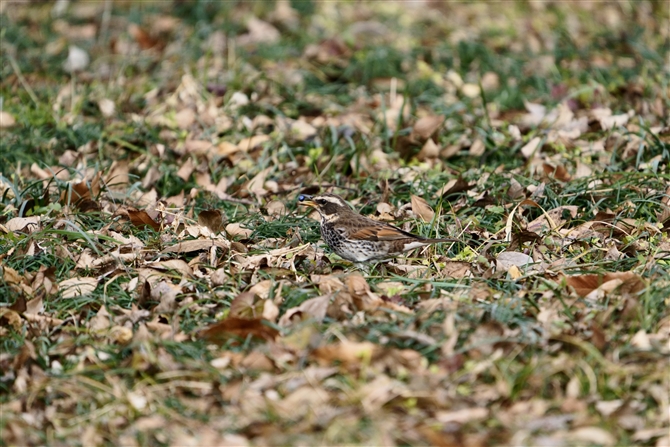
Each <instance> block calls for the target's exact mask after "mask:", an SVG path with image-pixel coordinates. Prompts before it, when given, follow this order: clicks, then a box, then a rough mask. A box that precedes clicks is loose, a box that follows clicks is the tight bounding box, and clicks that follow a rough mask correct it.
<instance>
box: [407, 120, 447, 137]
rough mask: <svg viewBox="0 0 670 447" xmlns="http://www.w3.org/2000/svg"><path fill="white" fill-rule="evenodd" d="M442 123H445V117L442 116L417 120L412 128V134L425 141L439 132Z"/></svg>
mask: <svg viewBox="0 0 670 447" xmlns="http://www.w3.org/2000/svg"><path fill="white" fill-rule="evenodd" d="M442 123H444V116H442V115H429V116H424V117H423V118H419V119H418V120H417V122H416V123H415V124H414V127H412V132H413V133H414V135H416V136H417V137H419V139H421V140H422V141H423V140H426V139H428V138H430V137H431V136H432V135H433V134H434V133H435V132H437V131H438V129H439V128H440V127H442Z"/></svg>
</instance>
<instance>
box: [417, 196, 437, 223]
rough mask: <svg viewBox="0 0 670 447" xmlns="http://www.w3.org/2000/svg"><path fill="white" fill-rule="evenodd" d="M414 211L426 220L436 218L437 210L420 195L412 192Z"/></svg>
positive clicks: (430, 220)
mask: <svg viewBox="0 0 670 447" xmlns="http://www.w3.org/2000/svg"><path fill="white" fill-rule="evenodd" d="M411 201H412V212H413V213H414V214H416V215H417V216H419V217H421V219H423V221H424V222H432V221H433V219H434V218H435V211H433V209H432V208H431V207H430V205H428V202H426V201H425V200H424V199H422V198H421V197H419V196H415V195H414V194H412V196H411Z"/></svg>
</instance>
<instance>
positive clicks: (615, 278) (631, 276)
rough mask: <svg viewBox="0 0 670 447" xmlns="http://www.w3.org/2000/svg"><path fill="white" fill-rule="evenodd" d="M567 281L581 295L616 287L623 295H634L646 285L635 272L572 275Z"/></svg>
mask: <svg viewBox="0 0 670 447" xmlns="http://www.w3.org/2000/svg"><path fill="white" fill-rule="evenodd" d="M566 282H567V284H568V285H569V286H570V287H572V288H573V289H574V290H575V292H576V293H577V295H579V296H581V297H585V296H587V295H589V294H591V293H592V292H594V291H596V290H598V289H605V290H604V291H611V290H614V289H616V288H618V289H619V291H620V293H621V294H623V295H634V294H637V293H638V292H640V291H642V290H644V288H645V287H646V286H645V283H644V281H643V280H642V278H641V277H640V276H639V275H637V274H635V273H633V272H611V273H605V274H602V275H600V274H589V275H572V276H567V277H566Z"/></svg>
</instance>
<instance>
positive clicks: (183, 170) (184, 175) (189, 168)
mask: <svg viewBox="0 0 670 447" xmlns="http://www.w3.org/2000/svg"><path fill="white" fill-rule="evenodd" d="M193 171H195V163H194V162H193V159H192V158H191V157H189V158H187V159H186V162H185V163H184V164H183V165H181V166H180V167H179V170H178V171H177V177H179V178H180V179H182V180H183V181H188V179H189V178H190V177H191V174H193Z"/></svg>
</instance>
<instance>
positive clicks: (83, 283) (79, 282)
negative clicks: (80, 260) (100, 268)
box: [58, 277, 98, 298]
mask: <svg viewBox="0 0 670 447" xmlns="http://www.w3.org/2000/svg"><path fill="white" fill-rule="evenodd" d="M97 286H98V280H97V279H96V278H86V277H79V278H70V279H66V280H64V281H61V282H59V283H58V289H59V290H61V291H62V292H63V298H74V297H75V296H81V295H87V294H89V293H91V292H93V291H94V290H95V288H96V287H97Z"/></svg>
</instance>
